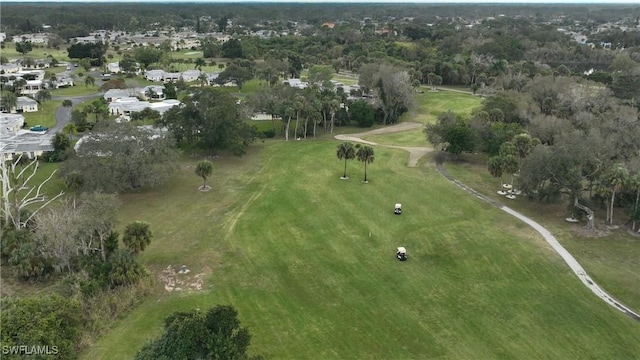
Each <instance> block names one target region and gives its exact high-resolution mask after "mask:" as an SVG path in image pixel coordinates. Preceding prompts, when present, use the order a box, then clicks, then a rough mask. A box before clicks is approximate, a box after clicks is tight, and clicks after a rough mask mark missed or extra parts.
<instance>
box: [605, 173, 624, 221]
mask: <svg viewBox="0 0 640 360" xmlns="http://www.w3.org/2000/svg"><path fill="white" fill-rule="evenodd" d="M628 181H629V170H627V167H626V166H625V165H624V164H615V165H613V167H612V168H611V169H610V170H609V171H607V172H606V173H604V176H603V178H602V185H603V187H604V188H606V189H607V191H606V193H609V195H610V196H611V200H610V202H609V204H608V213H607V223H608V224H610V225H613V208H614V203H615V199H616V194H617V193H618V192H619V191H620V190H622V189H623V188H624V187H625V186H626V185H627V183H628Z"/></svg>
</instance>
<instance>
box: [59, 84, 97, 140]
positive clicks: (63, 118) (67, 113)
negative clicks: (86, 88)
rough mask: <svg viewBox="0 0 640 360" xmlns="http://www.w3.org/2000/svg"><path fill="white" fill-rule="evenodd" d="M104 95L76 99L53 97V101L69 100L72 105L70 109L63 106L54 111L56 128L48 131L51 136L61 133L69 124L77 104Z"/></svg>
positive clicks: (77, 97)
mask: <svg viewBox="0 0 640 360" xmlns="http://www.w3.org/2000/svg"><path fill="white" fill-rule="evenodd" d="M103 94H104V93H103V92H99V93H96V94H91V95H85V96H76V97H66V96H53V97H52V99H53V100H66V99H69V100H71V102H72V103H73V106H72V107H71V108H66V107H64V106H60V107H59V108H57V109H56V126H54V127H52V128H51V129H50V130H49V131H50V132H51V133H52V134H55V133H57V132H58V131H62V128H64V126H65V125H67V124H68V123H69V122H71V111H72V110H73V108H74V107H76V106H78V104H82V103H83V102H85V101H87V100H92V99H95V98H97V97H100V96H102V95H103Z"/></svg>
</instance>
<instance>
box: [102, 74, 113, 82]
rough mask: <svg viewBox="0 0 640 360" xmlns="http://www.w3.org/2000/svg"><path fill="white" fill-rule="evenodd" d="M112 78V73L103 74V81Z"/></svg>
mask: <svg viewBox="0 0 640 360" xmlns="http://www.w3.org/2000/svg"><path fill="white" fill-rule="evenodd" d="M109 80H111V74H102V81H109Z"/></svg>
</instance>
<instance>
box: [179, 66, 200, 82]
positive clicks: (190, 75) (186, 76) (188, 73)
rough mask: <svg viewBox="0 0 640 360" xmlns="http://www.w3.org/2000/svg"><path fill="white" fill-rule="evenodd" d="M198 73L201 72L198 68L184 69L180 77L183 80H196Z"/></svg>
mask: <svg viewBox="0 0 640 360" xmlns="http://www.w3.org/2000/svg"><path fill="white" fill-rule="evenodd" d="M200 74H202V72H200V70H195V69H194V70H185V71H183V72H182V75H181V78H182V80H183V81H184V82H192V81H197V80H198V78H199V77H200Z"/></svg>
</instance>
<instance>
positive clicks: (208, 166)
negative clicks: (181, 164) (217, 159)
mask: <svg viewBox="0 0 640 360" xmlns="http://www.w3.org/2000/svg"><path fill="white" fill-rule="evenodd" d="M212 172H213V164H212V163H211V162H210V161H208V160H202V161H200V162H198V164H197V165H196V175H198V176H200V177H201V178H202V180H203V183H202V186H201V187H200V189H202V190H206V189H208V187H207V178H208V177H209V176H211V173H212Z"/></svg>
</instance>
